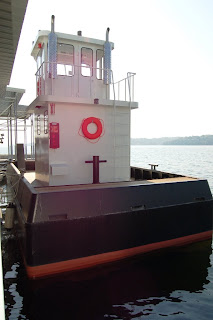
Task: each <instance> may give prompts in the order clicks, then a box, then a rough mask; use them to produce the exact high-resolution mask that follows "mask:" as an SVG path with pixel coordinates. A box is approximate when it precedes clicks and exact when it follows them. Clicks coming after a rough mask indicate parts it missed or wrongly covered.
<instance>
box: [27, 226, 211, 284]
mask: <svg viewBox="0 0 213 320" xmlns="http://www.w3.org/2000/svg"><path fill="white" fill-rule="evenodd" d="M211 238H212V230H211V231H205V232H201V233H197V234H193V235H190V236H185V237H181V238H176V239H172V240H166V241H161V242H156V243H152V244H146V245H143V246H140V247H135V248H130V249H124V250H119V251H113V252H107V253H102V254H98V255H94V256H88V257H83V258H78V259H73V260H66V261H61V262H55V263H51V264H44V265H40V266H34V267H31V266H28V265H27V264H26V262H25V264H26V270H27V274H28V277H29V278H42V277H46V276H50V275H54V274H59V273H63V272H68V271H76V270H83V269H88V268H91V267H94V266H97V265H100V264H105V263H109V262H113V261H117V260H122V259H126V258H129V257H132V256H136V255H139V254H142V253H147V252H151V251H155V250H159V249H164V248H169V247H178V246H184V245H188V244H191V243H194V242H199V241H204V240H208V239H211Z"/></svg>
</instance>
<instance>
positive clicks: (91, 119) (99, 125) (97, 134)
mask: <svg viewBox="0 0 213 320" xmlns="http://www.w3.org/2000/svg"><path fill="white" fill-rule="evenodd" d="M90 123H95V124H96V126H97V130H96V132H95V133H90V132H89V131H88V129H87V127H88V125H89V124H90ZM102 131H103V126H102V123H101V121H100V119H98V118H95V117H89V118H87V119H84V121H83V123H82V132H83V135H84V136H85V137H86V138H88V139H97V138H99V137H100V135H101V134H102Z"/></svg>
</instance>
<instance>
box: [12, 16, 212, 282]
mask: <svg viewBox="0 0 213 320" xmlns="http://www.w3.org/2000/svg"><path fill="white" fill-rule="evenodd" d="M113 48H114V44H113V43H112V42H110V41H109V28H108V29H107V31H106V39H105V41H102V40H97V39H92V38H88V37H84V36H83V35H82V32H81V31H79V32H78V33H77V35H69V34H63V33H56V32H55V31H54V16H52V18H51V32H49V31H39V33H38V36H37V38H36V40H35V42H34V43H33V48H32V56H33V57H34V58H35V60H36V62H37V72H36V94H37V97H36V99H35V100H34V101H33V102H32V103H31V104H30V105H29V108H28V111H29V113H33V114H34V118H35V122H36V123H35V162H32V161H25V162H23V161H21V160H20V159H21V154H22V151H20V150H21V148H20V146H19V148H18V149H17V154H18V161H17V163H11V164H9V166H8V168H7V181H8V184H9V185H10V186H11V188H12V189H13V191H14V202H15V205H16V214H15V223H14V226H15V229H16V234H17V236H18V238H19V240H20V244H21V249H22V253H23V257H24V261H25V265H26V270H27V274H28V276H29V277H30V278H41V277H47V276H50V275H55V274H59V273H62V272H68V271H75V270H82V269H87V268H91V267H94V266H97V265H102V264H106V263H110V262H113V261H117V260H121V259H126V258H130V257H132V256H136V255H141V254H144V253H147V252H151V251H155V250H159V249H163V248H169V247H176V246H184V245H187V244H190V243H193V242H200V241H204V240H207V239H211V238H212V213H213V199H212V194H211V191H210V188H209V185H208V182H207V181H206V180H202V179H197V178H192V177H186V176H180V175H175V174H170V173H166V172H161V171H158V170H156V166H155V165H152V167H151V169H150V170H148V169H143V168H137V167H130V114H131V110H132V109H136V108H137V107H138V103H137V102H135V101H134V76H135V74H133V73H128V74H127V77H126V78H125V79H123V80H121V81H119V82H117V83H115V82H114V78H113V72H112V70H111V52H112V50H113ZM22 160H23V159H22Z"/></svg>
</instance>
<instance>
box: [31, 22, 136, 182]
mask: <svg viewBox="0 0 213 320" xmlns="http://www.w3.org/2000/svg"><path fill="white" fill-rule="evenodd" d="M108 37H109V29H107V35H106V41H101V40H96V39H91V38H86V37H83V36H82V35H81V33H80V32H79V33H78V35H77V36H75V35H67V34H62V33H55V32H54V25H53V22H52V30H51V32H49V31H39V33H38V37H37V39H36V41H35V42H34V45H33V49H32V56H33V57H34V58H35V60H36V62H37V73H36V93H37V98H36V99H35V100H34V101H33V102H32V103H31V105H30V106H29V111H30V112H33V113H34V114H35V140H36V141H35V160H36V162H35V166H36V168H35V170H36V179H37V180H38V181H39V182H40V183H42V184H43V185H50V186H57V185H73V184H89V183H93V182H94V166H93V163H87V162H86V161H93V157H94V156H99V160H100V163H99V165H98V168H96V169H99V170H98V171H99V174H98V181H99V182H100V183H103V182H116V181H129V180H130V112H131V108H137V103H136V102H134V101H133V99H134V97H133V90H134V87H133V86H134V82H133V80H134V74H130V73H129V74H128V75H127V77H126V78H125V79H123V80H122V81H120V82H117V83H114V81H113V73H112V71H111V69H110V60H111V52H110V55H109V48H110V49H111V50H112V49H113V48H114V45H113V43H110V42H109V41H108ZM51 41H52V42H51ZM106 43H107V45H106ZM49 48H51V50H52V52H50V49H49ZM48 50H49V51H48ZM55 50H56V52H54V51H55ZM104 51H105V53H104ZM104 55H105V56H104ZM106 55H107V56H106ZM103 160H105V161H106V162H101V161H103ZM96 169H95V170H96ZM96 174H97V170H96Z"/></svg>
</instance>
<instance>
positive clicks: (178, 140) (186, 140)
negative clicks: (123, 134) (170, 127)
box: [131, 135, 213, 145]
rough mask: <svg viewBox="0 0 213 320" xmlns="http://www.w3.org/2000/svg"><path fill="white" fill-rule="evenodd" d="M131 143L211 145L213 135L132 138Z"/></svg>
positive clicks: (212, 143)
mask: <svg viewBox="0 0 213 320" xmlns="http://www.w3.org/2000/svg"><path fill="white" fill-rule="evenodd" d="M131 144H132V145H213V135H203V136H190V137H163V138H152V139H147V138H132V139H131Z"/></svg>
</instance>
